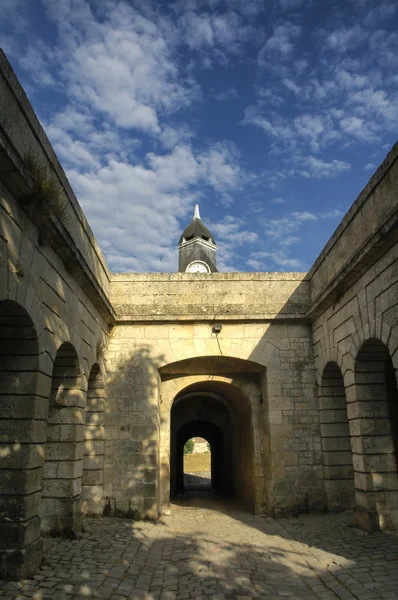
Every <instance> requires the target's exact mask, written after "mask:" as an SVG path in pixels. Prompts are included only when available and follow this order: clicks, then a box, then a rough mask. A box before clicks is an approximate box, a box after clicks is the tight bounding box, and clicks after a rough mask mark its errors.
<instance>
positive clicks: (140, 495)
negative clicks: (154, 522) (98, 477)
mask: <svg viewBox="0 0 398 600" xmlns="http://www.w3.org/2000/svg"><path fill="white" fill-rule="evenodd" d="M126 355H127V358H126ZM161 360H162V357H159V361H161ZM110 363H111V364H110V366H109V369H108V379H107V408H106V412H105V420H104V425H105V458H104V497H105V509H104V514H105V515H114V516H126V517H138V516H141V517H143V516H144V517H151V518H155V517H157V506H158V504H159V499H158V485H157V482H158V467H159V448H158V437H159V375H158V365H157V363H156V362H155V361H154V360H152V358H151V357H150V349H149V347H145V346H141V347H140V348H138V349H137V350H136V351H135V352H133V353H131V352H128V353H124V352H123V343H121V351H120V352H118V356H117V362H115V363H112V361H110Z"/></svg>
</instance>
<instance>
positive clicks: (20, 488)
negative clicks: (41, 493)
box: [0, 467, 42, 496]
mask: <svg viewBox="0 0 398 600" xmlns="http://www.w3.org/2000/svg"><path fill="white" fill-rule="evenodd" d="M41 482H42V469H41V468H40V467H39V468H36V469H16V470H10V471H8V470H6V469H2V470H0V490H1V492H2V493H3V494H9V495H12V496H13V495H21V496H25V495H27V494H33V493H34V492H37V491H38V490H40V488H41Z"/></svg>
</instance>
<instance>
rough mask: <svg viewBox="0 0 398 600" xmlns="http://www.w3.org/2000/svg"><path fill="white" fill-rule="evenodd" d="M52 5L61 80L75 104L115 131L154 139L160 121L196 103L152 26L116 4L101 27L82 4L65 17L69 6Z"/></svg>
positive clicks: (162, 38) (193, 90)
mask: <svg viewBox="0 0 398 600" xmlns="http://www.w3.org/2000/svg"><path fill="white" fill-rule="evenodd" d="M55 4H56V5H57V9H59V12H58V10H56V9H55ZM55 4H54V3H52V2H49V0H47V7H48V11H49V14H50V15H51V16H52V18H53V19H54V20H56V22H57V24H58V27H59V30H60V35H61V39H63V42H64V47H65V50H64V52H63V53H62V55H59V56H58V59H59V61H60V62H62V74H63V77H64V79H65V80H66V82H67V87H68V91H69V95H70V97H71V98H72V99H73V100H74V101H75V102H76V103H78V104H81V103H83V104H84V105H86V106H87V105H89V106H90V107H91V109H94V110H96V111H100V112H102V113H104V114H105V115H106V116H107V117H109V118H110V119H111V121H112V122H113V123H114V124H115V125H117V126H118V127H121V128H127V129H129V128H135V129H138V130H142V131H146V132H150V133H156V134H158V133H160V131H161V123H160V121H161V119H162V118H164V117H165V115H169V114H171V113H175V112H177V111H178V110H180V109H181V108H183V107H185V106H188V105H189V104H190V103H191V102H192V101H193V100H194V99H195V98H196V94H197V88H196V86H195V84H194V83H193V81H192V80H190V79H189V78H185V79H184V77H183V76H182V75H181V73H180V72H179V69H178V67H177V65H176V62H175V61H174V59H173V56H172V52H171V49H170V47H169V45H168V42H167V39H166V38H165V36H164V34H163V31H162V30H161V29H160V27H158V26H157V25H156V23H154V22H153V21H150V20H148V19H146V18H144V17H143V16H142V15H140V14H138V13H137V12H136V11H135V10H133V9H132V8H130V7H128V6H127V5H126V4H123V3H120V2H118V3H114V4H113V6H112V8H113V9H112V10H109V11H108V12H107V13H106V17H105V18H104V20H103V21H101V22H100V21H99V20H96V19H95V17H94V16H93V14H92V12H91V10H90V8H89V5H88V4H87V3H85V2H83V0H80V2H78V3H77V6H76V5H75V4H74V5H73V7H70V8H71V13H69V12H67V13H66V14H65V6H66V5H67V4H68V3H65V5H64V4H62V5H61V4H60V3H59V2H56V3H55ZM75 9H76V10H77V15H79V14H81V20H80V21H77V15H76V14H75ZM62 16H63V17H64V18H62ZM77 36H78V37H79V38H80V39H79V43H78V44H77V43H75V42H74V38H76V37H77Z"/></svg>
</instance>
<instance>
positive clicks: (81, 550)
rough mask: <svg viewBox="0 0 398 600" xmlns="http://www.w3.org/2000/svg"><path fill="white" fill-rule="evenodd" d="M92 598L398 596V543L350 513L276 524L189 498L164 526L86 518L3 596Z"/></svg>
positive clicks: (371, 599) (48, 546)
mask: <svg viewBox="0 0 398 600" xmlns="http://www.w3.org/2000/svg"><path fill="white" fill-rule="evenodd" d="M188 502H189V504H188ZM89 597H92V598H110V599H111V600H124V599H126V598H127V599H129V600H140V599H145V600H153V599H161V600H174V599H175V600H177V599H178V600H188V599H190V598H194V599H195V600H210V599H213V600H217V599H232V598H234V599H237V600H249V599H251V598H288V599H289V598H290V599H295V600H300V599H303V600H304V599H305V600H310V599H311V600H312V599H322V600H326V599H330V600H332V599H336V598H341V599H344V600H352V599H354V598H356V599H360V600H379V599H380V600H381V599H390V598H398V536H397V535H395V534H384V533H375V534H367V533H364V532H362V531H360V530H358V529H355V528H354V527H352V515H351V513H344V514H340V515H331V516H321V515H316V516H308V515H307V516H301V517H298V518H289V519H282V520H279V521H275V520H273V519H271V518H266V517H260V516H258V517H253V516H251V515H247V514H244V513H242V512H241V511H239V510H238V509H236V508H235V509H234V508H227V507H226V506H225V505H222V504H217V501H216V500H211V499H208V498H202V499H198V500H196V501H195V500H192V499H189V500H187V501H185V503H184V502H183V503H181V504H180V505H178V506H177V505H173V507H172V515H171V516H170V517H163V518H162V519H161V520H160V521H158V522H157V523H151V522H132V521H127V520H124V519H110V518H105V519H101V520H88V522H87V524H86V533H85V534H84V535H83V537H82V538H81V539H79V540H75V541H69V540H63V539H47V540H46V542H45V561H44V564H43V567H42V569H41V571H40V573H39V574H38V575H37V576H36V577H35V578H34V580H30V581H24V582H21V583H19V584H18V583H10V582H9V583H6V582H1V583H0V598H10V599H11V598H13V599H18V600H25V599H27V598H34V599H35V600H42V599H51V600H53V599H54V600H77V599H79V600H82V599H86V598H89Z"/></svg>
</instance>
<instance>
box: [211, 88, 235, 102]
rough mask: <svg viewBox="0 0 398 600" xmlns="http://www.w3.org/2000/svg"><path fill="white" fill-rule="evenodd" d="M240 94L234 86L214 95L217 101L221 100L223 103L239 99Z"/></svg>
mask: <svg viewBox="0 0 398 600" xmlns="http://www.w3.org/2000/svg"><path fill="white" fill-rule="evenodd" d="M238 95H239V94H238V92H237V91H236V88H234V87H233V86H229V87H228V88H225V89H222V90H221V91H220V92H216V93H214V96H213V97H214V98H215V99H216V100H220V101H221V102H226V101H227V100H233V99H234V98H237V97H238Z"/></svg>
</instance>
